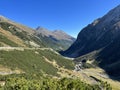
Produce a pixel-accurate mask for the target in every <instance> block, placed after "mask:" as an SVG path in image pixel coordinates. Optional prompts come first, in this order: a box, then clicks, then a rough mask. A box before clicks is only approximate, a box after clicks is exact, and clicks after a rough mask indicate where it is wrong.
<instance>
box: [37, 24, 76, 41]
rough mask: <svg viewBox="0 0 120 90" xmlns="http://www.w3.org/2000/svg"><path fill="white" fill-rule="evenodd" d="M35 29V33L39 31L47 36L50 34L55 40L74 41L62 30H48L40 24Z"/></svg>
mask: <svg viewBox="0 0 120 90" xmlns="http://www.w3.org/2000/svg"><path fill="white" fill-rule="evenodd" d="M36 30H37V33H40V34H42V35H43V36H47V37H51V36H52V37H53V38H55V39H57V40H69V41H74V40H75V39H74V38H73V37H72V36H70V35H68V34H66V33H65V32H64V31H62V30H58V29H56V30H54V31H50V30H48V29H46V28H44V27H41V26H39V27H37V28H36Z"/></svg>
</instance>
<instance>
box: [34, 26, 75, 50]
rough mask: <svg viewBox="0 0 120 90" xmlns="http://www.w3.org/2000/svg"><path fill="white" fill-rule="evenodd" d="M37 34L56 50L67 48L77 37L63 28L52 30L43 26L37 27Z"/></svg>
mask: <svg viewBox="0 0 120 90" xmlns="http://www.w3.org/2000/svg"><path fill="white" fill-rule="evenodd" d="M36 35H37V36H38V37H40V38H42V39H43V41H46V45H48V47H52V48H54V49H56V50H59V49H60V50H65V49H67V48H68V47H69V46H70V45H71V44H72V43H73V42H74V41H75V38H73V37H72V36H70V35H67V34H66V33H65V32H63V31H61V30H54V31H50V30H48V29H46V28H43V27H38V28H37V29H36ZM44 39H45V40H44ZM46 39H47V40H46Z"/></svg>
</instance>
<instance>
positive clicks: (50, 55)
mask: <svg viewBox="0 0 120 90" xmlns="http://www.w3.org/2000/svg"><path fill="white" fill-rule="evenodd" d="M40 53H41V52H40ZM41 54H43V56H45V57H47V58H48V59H49V60H51V61H54V60H55V61H56V62H57V64H58V65H59V66H64V67H65V68H67V69H74V67H73V66H74V63H73V62H72V61H71V60H68V59H65V58H61V57H62V56H61V55H58V54H55V53H54V52H49V50H46V51H43V52H42V53H41Z"/></svg>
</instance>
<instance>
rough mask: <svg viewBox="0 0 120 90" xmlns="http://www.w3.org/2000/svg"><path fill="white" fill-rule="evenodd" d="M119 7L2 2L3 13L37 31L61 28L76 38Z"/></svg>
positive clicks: (93, 2)
mask: <svg viewBox="0 0 120 90" xmlns="http://www.w3.org/2000/svg"><path fill="white" fill-rule="evenodd" d="M119 4H120V0H0V14H1V15H3V16H5V17H7V18H9V19H11V20H14V21H16V22H19V23H22V24H25V25H27V26H29V27H32V28H36V27H37V26H42V27H45V28H48V29H49V30H55V29H60V30H63V31H65V32H66V33H68V34H70V35H72V36H74V37H77V34H78V33H79V32H80V30H81V29H82V28H83V27H85V26H86V25H88V24H89V23H91V22H92V21H93V20H95V19H97V18H99V17H102V16H103V15H104V14H106V13H107V12H108V11H109V10H111V9H112V8H114V7H116V6H117V5H119Z"/></svg>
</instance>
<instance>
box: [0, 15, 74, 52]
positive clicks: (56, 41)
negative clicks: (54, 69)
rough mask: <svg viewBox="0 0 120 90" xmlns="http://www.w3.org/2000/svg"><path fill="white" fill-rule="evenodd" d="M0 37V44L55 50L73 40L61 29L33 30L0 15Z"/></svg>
mask: <svg viewBox="0 0 120 90" xmlns="http://www.w3.org/2000/svg"><path fill="white" fill-rule="evenodd" d="M0 37H1V38H0V46H12V47H16V46H20V47H49V48H53V49H55V50H65V49H67V48H68V47H69V46H70V45H71V44H72V43H73V42H74V41H75V38H73V37H72V36H69V35H67V34H66V33H65V32H63V31H60V30H56V31H54V32H50V31H49V30H47V29H44V28H40V27H38V28H37V29H36V30H35V29H32V28H29V27H27V26H24V25H22V24H18V23H16V22H14V21H11V20H9V19H7V18H5V17H4V16H0Z"/></svg>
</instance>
